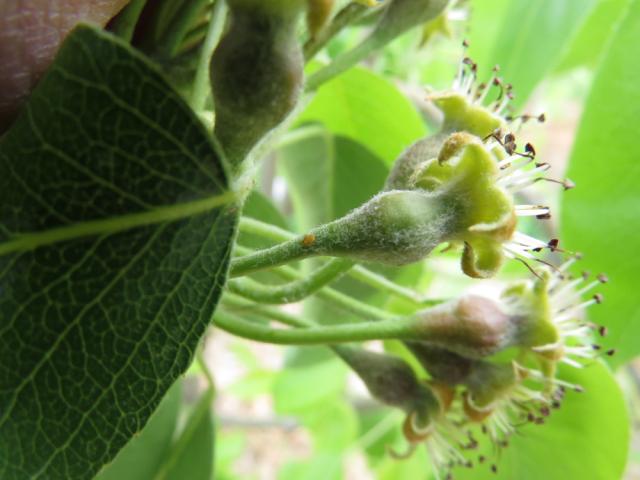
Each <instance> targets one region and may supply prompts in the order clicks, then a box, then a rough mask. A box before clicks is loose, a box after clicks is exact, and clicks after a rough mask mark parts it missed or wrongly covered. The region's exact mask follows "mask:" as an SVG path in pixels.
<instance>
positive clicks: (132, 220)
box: [0, 190, 236, 257]
mask: <svg viewBox="0 0 640 480" xmlns="http://www.w3.org/2000/svg"><path fill="white" fill-rule="evenodd" d="M235 199H236V194H235V192H233V191H231V190H229V191H227V192H225V193H223V194H220V195H215V196H211V197H208V198H203V199H199V200H193V201H191V202H181V203H178V204H175V205H169V206H165V207H157V208H154V209H151V210H147V211H145V212H138V213H130V214H126V215H120V216H117V217H110V218H103V219H100V220H88V221H86V222H82V223H76V224H72V225H65V226H63V227H56V228H51V229H48V230H45V231H41V232H33V233H26V234H22V235H19V236H16V238H14V239H11V240H9V241H6V242H3V243H0V257H1V256H3V255H7V254H9V253H13V252H20V251H25V250H33V249H35V248H38V247H41V246H44V245H50V244H52V243H58V242H63V241H66V240H73V239H76V238H80V237H88V236H93V235H104V234H111V233H116V232H120V231H123V230H129V229H131V228H135V227H142V226H147V225H153V224H156V223H163V222H171V221H175V220H179V219H182V218H186V217H191V216H194V215H197V214H200V213H204V212H206V211H209V210H213V209H214V208H217V207H219V206H221V205H224V204H227V203H231V202H233V201H234V200H235Z"/></svg>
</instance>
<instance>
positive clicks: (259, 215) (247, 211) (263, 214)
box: [238, 190, 289, 249]
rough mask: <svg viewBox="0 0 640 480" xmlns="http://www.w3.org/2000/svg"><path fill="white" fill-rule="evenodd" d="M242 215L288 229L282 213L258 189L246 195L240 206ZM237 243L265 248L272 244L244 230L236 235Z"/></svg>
mask: <svg viewBox="0 0 640 480" xmlns="http://www.w3.org/2000/svg"><path fill="white" fill-rule="evenodd" d="M242 215H244V216H246V217H251V218H255V219H257V220H260V221H262V222H266V223H270V224H271V225H275V226H276V227H280V228H284V229H288V228H289V225H288V224H287V220H286V219H285V218H284V216H283V215H282V213H280V211H279V210H278V209H277V208H276V207H275V205H274V204H273V203H272V202H271V200H269V199H268V198H267V197H265V196H264V195H263V194H262V193H260V192H258V191H255V190H254V191H253V192H251V194H250V195H249V196H248V197H247V200H246V201H245V203H244V206H243V207H242ZM238 244H240V245H242V246H243V247H249V248H255V249H258V248H267V247H269V246H271V245H272V244H273V242H270V241H269V240H266V239H264V238H262V237H258V236H256V235H251V234H248V233H245V232H240V234H239V235H238Z"/></svg>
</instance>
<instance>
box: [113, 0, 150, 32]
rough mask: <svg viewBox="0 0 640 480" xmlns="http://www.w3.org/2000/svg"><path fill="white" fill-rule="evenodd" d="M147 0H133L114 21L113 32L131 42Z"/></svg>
mask: <svg viewBox="0 0 640 480" xmlns="http://www.w3.org/2000/svg"><path fill="white" fill-rule="evenodd" d="M146 3H147V0H131V1H130V2H129V3H128V4H127V6H126V7H124V9H123V10H122V11H121V12H120V13H119V14H118V16H117V17H116V18H115V19H114V21H113V28H112V31H113V33H114V34H116V35H117V36H118V37H120V38H121V39H123V40H124V41H126V42H131V39H132V38H133V32H134V31H135V29H136V25H137V24H138V19H139V18H140V13H142V9H143V8H144V6H145V4H146Z"/></svg>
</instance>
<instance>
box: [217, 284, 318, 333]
mask: <svg viewBox="0 0 640 480" xmlns="http://www.w3.org/2000/svg"><path fill="white" fill-rule="evenodd" d="M222 304H223V305H224V306H225V308H227V309H229V310H233V311H234V312H239V313H243V312H250V313H254V314H257V315H258V316H261V317H263V318H266V319H268V320H275V321H276V322H279V323H282V324H283V325H288V326H289V327H313V326H314V325H317V323H316V322H314V321H313V320H309V319H306V318H301V317H297V316H295V315H292V314H290V313H287V312H285V311H284V310H283V309H282V308H280V307H273V306H271V305H262V304H259V303H254V302H252V301H250V300H247V299H246V298H243V297H242V296H240V295H236V294H235V293H230V292H227V293H225V294H224V296H223V297H222Z"/></svg>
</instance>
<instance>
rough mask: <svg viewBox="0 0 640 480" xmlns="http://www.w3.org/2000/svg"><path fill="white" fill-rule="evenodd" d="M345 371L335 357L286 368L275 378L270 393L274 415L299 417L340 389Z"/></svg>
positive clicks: (336, 393) (334, 394)
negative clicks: (273, 403) (275, 412)
mask: <svg viewBox="0 0 640 480" xmlns="http://www.w3.org/2000/svg"><path fill="white" fill-rule="evenodd" d="M346 373H347V367H346V366H345V365H344V363H342V361H341V360H338V359H337V358H335V357H332V358H331V359H329V360H325V361H322V362H318V363H313V364H311V365H304V366H301V367H297V366H295V367H289V368H286V369H284V370H282V371H281V372H280V373H279V375H278V377H277V378H276V381H275V384H274V390H273V397H274V401H275V408H276V411H277V412H278V413H288V414H290V413H294V414H297V413H302V414H304V413H305V411H306V410H307V409H313V408H315V406H316V405H318V404H320V403H321V402H323V401H325V400H327V399H328V398H331V397H336V396H337V395H338V394H340V393H341V392H342V391H343V389H344V380H345V376H346Z"/></svg>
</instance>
